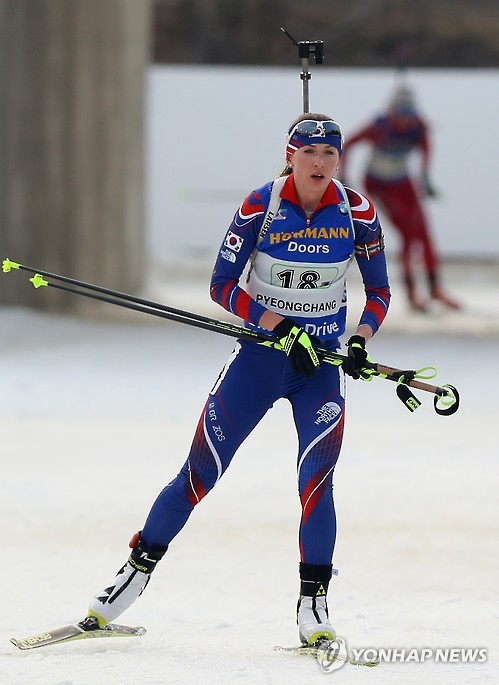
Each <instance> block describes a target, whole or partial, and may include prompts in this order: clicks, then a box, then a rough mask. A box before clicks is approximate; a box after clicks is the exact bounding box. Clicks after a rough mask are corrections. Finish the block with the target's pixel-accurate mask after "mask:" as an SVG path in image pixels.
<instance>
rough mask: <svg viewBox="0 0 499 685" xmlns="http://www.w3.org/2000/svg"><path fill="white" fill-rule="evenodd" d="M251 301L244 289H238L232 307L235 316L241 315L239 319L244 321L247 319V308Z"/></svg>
mask: <svg viewBox="0 0 499 685" xmlns="http://www.w3.org/2000/svg"><path fill="white" fill-rule="evenodd" d="M251 302H252V300H251V297H250V296H249V295H248V293H247V292H245V291H244V290H240V291H239V292H238V293H237V297H236V302H235V304H234V307H233V309H234V311H235V313H236V314H237V316H239V317H241V319H244V321H249V309H250V305H251Z"/></svg>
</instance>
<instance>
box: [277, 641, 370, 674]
mask: <svg viewBox="0 0 499 685" xmlns="http://www.w3.org/2000/svg"><path fill="white" fill-rule="evenodd" d="M274 650H275V651H277V652H288V653H291V654H300V655H302V656H310V657H312V658H313V659H316V660H317V661H320V663H321V665H322V666H323V667H325V668H327V665H328V664H333V663H338V662H343V663H345V664H351V665H352V666H367V667H368V668H372V667H374V666H379V663H380V662H379V661H376V660H373V661H364V660H363V659H353V658H352V657H349V656H348V654H347V651H346V648H345V647H344V643H343V645H342V644H339V643H338V640H335V641H330V640H319V642H317V643H315V644H314V645H300V646H299V647H294V646H293V647H282V646H281V645H276V646H275V647H274Z"/></svg>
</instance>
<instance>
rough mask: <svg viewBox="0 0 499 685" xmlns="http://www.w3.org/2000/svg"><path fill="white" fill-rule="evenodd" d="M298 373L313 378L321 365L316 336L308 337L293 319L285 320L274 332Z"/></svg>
mask: <svg viewBox="0 0 499 685" xmlns="http://www.w3.org/2000/svg"><path fill="white" fill-rule="evenodd" d="M273 333H274V335H276V336H277V337H278V338H279V343H280V344H281V346H282V348H283V350H284V352H285V353H286V354H287V356H288V357H289V361H290V362H291V366H292V367H293V369H294V370H295V371H296V373H301V374H302V375H303V376H309V377H310V376H313V375H314V373H315V372H316V371H317V369H318V368H319V365H320V361H319V358H318V357H317V354H316V352H315V349H314V342H316V341H317V339H316V338H314V336H310V335H308V333H306V332H305V331H304V330H303V328H301V326H298V324H297V323H295V322H294V321H293V319H283V320H282V321H280V322H279V323H278V324H277V326H276V327H275V328H274V330H273Z"/></svg>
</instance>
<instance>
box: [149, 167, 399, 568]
mask: <svg viewBox="0 0 499 685" xmlns="http://www.w3.org/2000/svg"><path fill="white" fill-rule="evenodd" d="M271 188H272V182H270V183H267V184H266V185H265V186H263V187H261V188H259V189H258V190H255V191H253V192H252V193H250V195H249V196H248V197H247V198H246V199H245V200H244V202H243V204H242V205H241V207H240V208H239V210H238V211H237V212H236V214H235V216H234V219H233V221H232V223H231V225H230V227H229V229H228V231H227V233H226V235H225V237H224V240H223V242H222V245H221V247H220V251H219V253H218V257H217V260H216V263H215V267H214V271H213V276H212V282H211V296H212V298H213V300H215V301H216V302H218V303H219V304H220V305H221V306H222V307H224V308H225V309H227V310H228V311H230V312H232V313H233V314H236V315H237V316H239V317H241V318H242V319H244V321H245V322H246V323H247V324H248V325H250V326H258V323H259V321H260V317H261V316H262V314H263V313H264V312H265V311H266V310H267V309H271V310H272V311H275V312H277V313H280V314H282V315H283V316H287V317H290V318H292V319H294V320H295V321H296V322H297V323H298V324H299V325H301V326H303V327H304V328H305V330H307V332H308V333H309V334H313V335H316V336H317V337H318V338H319V339H320V340H321V345H323V346H325V347H328V348H330V349H338V348H339V345H340V343H339V338H340V336H341V335H342V334H343V333H344V331H345V325H346V289H345V278H346V276H345V274H346V270H347V268H348V266H349V264H350V263H351V261H352V259H353V258H355V260H356V262H357V265H358V267H359V270H360V273H361V276H362V279H363V283H364V287H365V292H366V304H365V307H364V309H363V312H362V314H361V317H360V323H365V324H368V325H369V326H371V328H372V329H373V332H376V330H377V329H378V327H379V325H380V324H381V322H382V321H383V319H384V317H385V314H386V311H387V309H388V304H389V299H390V291H389V286H388V277H387V272H386V262H385V256H384V249H383V248H384V246H383V235H382V231H381V226H380V224H379V221H378V218H377V215H376V211H375V209H374V207H373V205H372V204H371V203H370V201H369V200H368V199H367V198H365V197H364V196H362V195H360V194H359V193H357V192H355V191H353V190H350V189H344V188H343V187H342V186H341V184H339V183H337V182H335V181H331V183H330V184H329V186H328V188H327V190H326V192H325V194H324V196H323V198H322V200H321V202H320V204H319V206H318V207H317V208H316V210H315V211H314V212H313V213H312V214H310V215H307V213H306V212H305V211H304V209H303V208H302V206H301V205H300V202H299V200H298V197H297V195H296V190H295V186H294V179H293V176H292V174H291V175H290V176H289V177H288V178H287V179H286V182H285V183H284V186H283V188H282V190H281V191H280V205H279V209H278V211H277V212H276V214H275V217H274V219H273V221H272V223H271V224H270V227H269V228H268V230H267V232H266V234H265V236H264V237H263V239H261V241H260V242H259V237H261V236H260V232H261V228H262V224H263V221H264V218H265V215H266V211H267V207H268V205H269V201H270V193H271ZM349 206H350V208H351V212H350V210H349ZM266 223H267V222H266ZM248 261H250V262H251V263H252V268H251V270H250V275H249V277H248V281H247V285H246V286H245V287H244V289H243V287H242V286H241V285H239V282H240V278H241V275H242V274H243V271H244V269H245V267H246V265H247V263H248ZM280 398H286V399H288V400H289V402H290V403H291V406H292V411H293V418H294V422H295V426H296V430H297V434H298V439H299V446H298V459H297V470H298V490H299V496H300V501H301V510H302V513H301V522H300V532H299V543H300V554H301V561H302V562H304V563H307V564H320V565H326V564H330V563H331V559H332V555H333V549H334V544H335V538H336V514H335V509H334V501H333V493H332V479H333V471H334V468H335V465H336V462H337V459H338V456H339V452H340V448H341V443H342V437H343V425H344V404H345V403H344V376H343V372H342V371H341V369H340V368H339V367H337V366H333V365H331V364H326V363H322V364H321V365H320V367H319V369H318V370H317V372H316V373H315V375H314V376H313V377H312V378H308V377H305V376H302V375H300V374H297V373H296V372H294V371H293V369H292V367H291V364H290V362H289V359H288V358H287V356H286V355H285V354H284V353H283V352H281V351H279V350H276V349H273V348H270V347H267V346H265V345H262V344H258V343H255V342H247V341H238V342H237V343H236V346H235V349H234V351H233V352H232V354H231V355H230V357H229V359H228V361H227V363H226V364H225V366H224V368H223V369H222V372H221V374H220V376H219V378H218V380H217V381H216V383H215V385H214V387H213V389H212V390H211V392H210V394H209V396H208V399H207V402H206V405H205V407H204V409H203V411H202V414H201V417H200V419H199V423H198V426H197V430H196V433H195V436H194V440H193V443H192V447H191V450H190V453H189V456H188V459H187V461H186V462H185V464H184V465H183V467H182V469H181V471H180V472H179V474H178V475H177V477H176V478H175V479H174V480H173V481H172V482H171V483H169V484H168V485H167V486H166V487H165V488H164V489H163V491H162V492H161V493H160V495H159V496H158V498H157V500H156V502H155V503H154V505H153V507H152V509H151V511H150V513H149V516H148V518H147V521H146V523H145V526H144V528H143V530H142V533H141V535H142V538H143V540H144V541H145V543H146V544H147V545H149V546H152V545H162V546H167V545H168V544H169V543H170V541H171V540H172V539H173V538H174V537H175V535H176V534H177V533H178V532H179V531H180V530H181V529H182V527H183V526H184V525H185V523H186V522H187V519H188V518H189V515H190V513H191V512H192V510H193V508H194V507H195V505H196V504H198V502H200V501H201V500H202V499H203V497H204V496H205V495H206V494H207V493H208V492H209V491H210V490H211V489H212V488H213V487H214V485H215V484H216V483H217V482H218V480H219V479H220V477H221V476H222V475H223V473H224V472H225V470H226V469H227V467H228V466H229V464H230V462H231V460H232V457H233V456H234V453H235V452H236V450H237V448H238V447H239V446H240V445H241V443H242V442H243V441H244V440H245V438H246V437H247V436H248V435H249V434H250V433H251V431H252V430H253V429H254V427H255V426H256V425H257V424H258V422H259V421H260V420H261V419H262V418H263V416H264V415H265V414H266V412H267V411H268V410H269V409H270V408H271V407H272V405H273V404H274V402H276V401H277V400H278V399H280ZM284 437H285V436H283V438H284ZM271 449H272V448H271V446H269V452H271ZM269 458H271V454H269ZM262 478H265V473H262Z"/></svg>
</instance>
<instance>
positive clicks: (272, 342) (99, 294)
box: [2, 259, 459, 416]
mask: <svg viewBox="0 0 499 685" xmlns="http://www.w3.org/2000/svg"><path fill="white" fill-rule="evenodd" d="M2 269H3V271H4V273H9V272H10V271H11V270H12V269H18V270H22V271H26V272H28V273H31V274H33V277H32V278H30V279H29V280H30V282H31V283H32V284H33V286H34V287H35V288H37V289H38V288H40V287H50V288H56V289H58V290H63V291H65V292H69V293H74V294H76V295H81V296H83V297H88V298H91V299H94V300H99V301H101V302H106V303H108V304H114V305H117V306H119V307H123V308H125V309H130V310H133V311H137V312H141V313H144V314H149V315H151V316H157V317H160V318H163V319H168V320H170V321H175V322H177V323H183V324H186V325H189V326H193V327H196V328H201V329H203V330H207V331H211V332H214V333H220V334H222V335H227V336H231V337H233V338H242V339H245V340H253V341H255V342H258V343H261V344H265V345H268V346H271V347H274V348H275V349H281V346H280V344H279V342H278V340H277V339H276V338H275V336H274V335H272V334H271V333H264V332H263V331H258V330H254V329H251V328H245V327H244V326H239V325H237V324H233V323H228V322H226V321H220V320H218V319H214V318H211V317H208V316H203V315H201V314H196V313H193V312H187V311H184V310H182V309H177V308H175V307H170V306H168V305H165V304H161V303H159V302H154V301H151V300H147V299H144V298H141V297H136V296H134V295H129V294H127V293H122V292H120V291H117V290H112V289H110V288H104V287H102V286H99V285H95V284H92V283H87V282H86V281H81V280H77V279H75V278H70V277H68V276H61V275H59V274H54V273H50V272H48V271H42V270H41V269H35V268H33V267H30V266H26V265H24V264H19V263H17V262H13V261H11V260H10V259H5V260H4V261H3V264H2ZM48 279H52V280H54V281H59V283H53V282H51V281H50V280H48ZM73 286H76V287H73ZM316 352H317V355H318V357H319V359H321V361H324V362H326V363H329V364H334V365H337V366H340V365H341V364H342V363H343V362H344V361H345V360H346V359H347V357H346V356H345V355H342V354H340V353H338V352H333V351H332V350H327V349H325V348H322V347H318V348H316ZM429 370H430V371H431V372H433V375H431V376H428V375H425V374H427V373H428V371H429ZM364 371H365V373H364V374H363V376H364V377H363V380H371V379H372V376H379V377H380V378H383V379H386V380H390V381H394V382H396V383H397V395H398V397H399V398H400V399H401V400H402V401H403V402H404V404H405V405H406V406H407V408H408V409H409V410H410V411H415V410H416V409H417V408H418V407H419V405H420V404H421V403H420V402H419V400H417V398H415V397H414V395H412V393H410V391H409V390H408V388H407V387H406V386H411V387H413V388H416V389H419V390H423V391H425V392H430V393H432V394H433V395H435V398H434V406H435V411H436V412H437V413H438V414H442V415H446V416H448V415H450V414H453V413H455V412H456V411H457V409H458V406H459V394H458V391H457V389H456V388H455V387H454V386H451V385H445V386H443V387H439V386H437V385H431V384H428V383H425V382H422V380H418V379H423V378H433V377H434V375H435V374H436V371H435V370H434V369H433V367H425V368H424V369H420V370H419V371H413V370H401V369H396V368H393V367H390V366H385V365H382V364H377V363H375V362H372V361H366V366H365V368H364ZM439 403H440V405H441V406H440V405H439Z"/></svg>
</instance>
